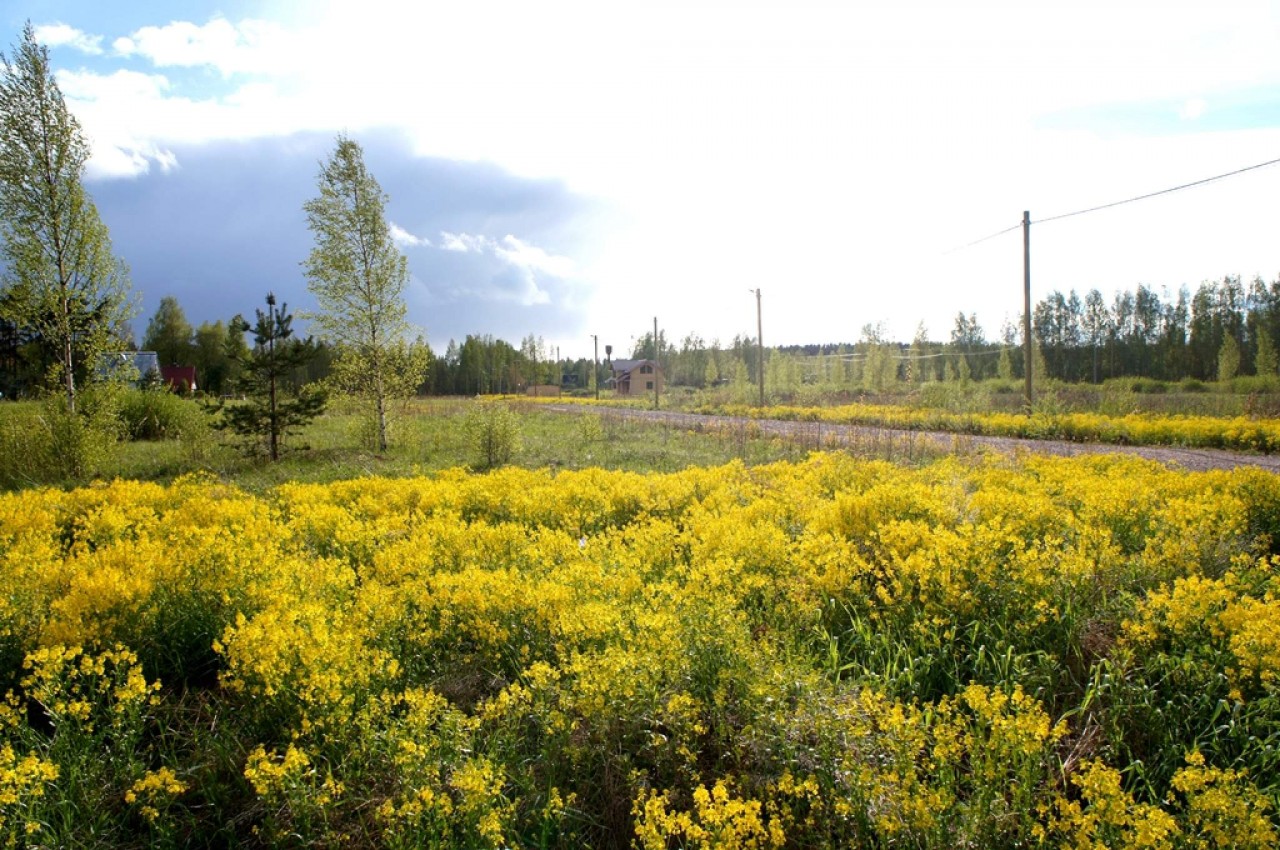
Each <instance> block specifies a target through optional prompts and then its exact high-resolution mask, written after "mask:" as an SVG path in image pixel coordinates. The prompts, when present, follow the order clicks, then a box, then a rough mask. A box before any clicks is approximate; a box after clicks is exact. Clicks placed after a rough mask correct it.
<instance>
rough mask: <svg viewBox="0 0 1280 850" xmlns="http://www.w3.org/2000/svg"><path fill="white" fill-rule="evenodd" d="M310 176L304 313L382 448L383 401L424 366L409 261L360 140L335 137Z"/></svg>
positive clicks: (417, 377)
mask: <svg viewBox="0 0 1280 850" xmlns="http://www.w3.org/2000/svg"><path fill="white" fill-rule="evenodd" d="M317 182H318V184H319V189H320V194H319V196H318V197H316V198H313V199H312V200H310V201H308V202H307V203H306V204H305V205H304V207H303V209H305V210H306V213H307V224H308V226H309V227H310V228H311V232H312V234H313V235H314V237H315V247H313V248H312V249H311V255H310V256H309V257H308V258H307V260H306V261H305V262H304V263H303V266H304V268H305V270H306V275H307V280H308V288H309V289H310V290H311V292H312V294H314V295H315V297H316V301H317V302H318V303H319V306H320V309H319V311H318V312H317V313H312V314H308V315H307V318H308V319H310V320H311V321H313V322H314V323H315V325H316V328H317V330H318V331H319V335H320V336H323V337H325V338H326V339H328V340H329V341H330V342H331V343H332V344H333V345H334V346H335V347H336V348H337V349H338V351H339V355H338V360H337V363H336V364H335V367H334V373H335V378H336V382H337V384H338V385H339V386H340V387H341V388H342V389H343V390H345V391H347V392H350V393H351V394H352V395H354V396H356V397H358V398H362V399H365V400H366V401H368V403H369V405H370V412H371V414H372V417H373V420H374V425H375V429H376V442H377V448H378V450H379V451H386V449H387V416H388V405H389V404H390V403H391V402H392V401H394V400H396V399H403V398H408V397H409V396H411V395H412V394H413V393H414V391H415V390H416V389H417V387H418V385H419V384H420V383H421V382H422V379H423V377H424V373H425V371H426V359H425V357H424V355H425V353H426V351H425V346H424V345H421V344H411V343H410V342H409V334H410V327H409V323H408V321H407V319H406V313H407V310H406V307H405V302H404V287H405V284H406V283H407V282H408V279H409V266H408V261H407V260H406V259H405V257H404V255H403V254H401V253H400V251H399V249H398V248H396V245H395V242H394V241H393V240H392V238H391V229H390V227H389V225H388V224H387V219H386V215H385V212H384V209H385V206H386V202H387V196H386V193H384V192H383V191H382V187H380V186H379V185H378V181H377V180H375V179H374V178H373V175H372V174H370V173H369V171H368V169H367V168H365V165H364V152H363V150H361V148H360V145H359V144H357V143H356V142H355V141H352V140H351V139H349V138H347V137H346V136H338V141H337V147H336V149H335V150H334V152H333V155H332V156H331V157H330V158H329V160H328V162H325V163H323V164H322V165H321V168H320V175H319V178H318V181H317Z"/></svg>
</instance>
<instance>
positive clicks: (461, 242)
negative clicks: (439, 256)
mask: <svg viewBox="0 0 1280 850" xmlns="http://www.w3.org/2000/svg"><path fill="white" fill-rule="evenodd" d="M492 245H493V242H492V240H490V239H489V238H488V237H486V236H476V235H473V234H470V233H450V232H448V231H447V230H442V231H440V247H441V248H443V249H444V250H446V251H456V252H458V253H462V254H481V253H484V252H485V250H486V249H488V248H490V247H491V246H492Z"/></svg>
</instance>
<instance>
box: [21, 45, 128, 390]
mask: <svg viewBox="0 0 1280 850" xmlns="http://www.w3.org/2000/svg"><path fill="white" fill-rule="evenodd" d="M0 59H2V60H3V65H4V68H3V75H2V77H0V237H2V238H3V257H4V265H5V266H6V267H7V268H6V274H5V279H4V281H3V290H4V294H5V296H6V297H5V298H4V299H3V301H4V303H5V304H7V305H8V308H7V312H8V314H9V315H8V317H7V318H9V319H10V321H13V322H16V323H17V324H19V325H21V326H24V327H27V328H30V329H31V330H33V331H34V332H35V333H37V334H38V335H39V337H40V338H41V339H42V340H43V341H44V343H45V344H46V345H47V346H48V347H49V348H50V350H51V351H52V352H53V354H54V359H55V363H56V366H55V368H54V370H53V372H52V374H51V375H50V376H49V378H50V381H51V383H54V384H55V385H61V388H62V391H63V392H64V393H65V396H66V402H67V407H68V409H70V410H71V411H74V410H75V403H76V373H77V370H79V371H80V372H85V371H87V370H86V369H85V367H86V366H88V367H89V369H88V371H89V373H90V374H92V372H91V370H92V368H93V366H94V364H95V362H96V361H97V360H98V358H99V357H100V355H101V354H102V353H103V352H104V351H105V350H107V348H108V347H109V346H110V345H111V341H112V336H113V333H114V331H115V330H116V329H117V328H119V327H121V326H122V325H123V324H124V323H125V322H126V321H127V320H128V319H129V317H130V316H131V315H132V311H133V304H132V299H131V297H130V288H129V282H128V276H127V272H126V270H125V268H124V265H123V264H122V263H121V262H119V261H118V260H117V259H116V258H115V257H114V256H113V255H112V252H111V239H110V237H109V236H108V234H107V228H106V225H104V224H103V223H102V220H101V219H100V218H99V217H98V210H97V208H96V207H95V206H94V204H93V201H92V200H91V199H90V198H89V195H88V193H87V192H85V189H84V184H83V182H82V178H83V176H84V168H85V163H86V161H87V160H88V159H89V143H88V142H87V140H86V139H85V135H84V132H83V131H82V130H81V128H80V123H79V122H78V121H77V120H76V118H75V116H73V115H72V114H71V113H70V111H68V109H67V105H66V103H65V101H64V100H63V98H62V92H61V91H60V90H59V89H58V84H57V82H56V81H55V80H54V78H53V73H52V71H51V69H50V67H49V51H48V48H46V47H44V46H43V45H41V44H39V43H38V42H37V41H36V38H35V31H34V29H33V28H32V26H31V23H30V22H28V23H27V25H26V27H25V28H24V29H23V31H22V40H21V41H20V42H19V43H18V45H17V46H16V48H15V50H14V51H13V55H12V56H0Z"/></svg>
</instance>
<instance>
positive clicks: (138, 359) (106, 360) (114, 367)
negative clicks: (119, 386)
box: [99, 351, 160, 380]
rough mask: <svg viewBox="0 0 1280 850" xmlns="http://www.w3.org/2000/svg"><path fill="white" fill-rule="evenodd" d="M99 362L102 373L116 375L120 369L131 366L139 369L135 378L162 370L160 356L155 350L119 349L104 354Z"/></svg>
mask: <svg viewBox="0 0 1280 850" xmlns="http://www.w3.org/2000/svg"><path fill="white" fill-rule="evenodd" d="M99 363H100V364H101V365H100V366H99V373H100V374H102V375H115V374H116V373H117V372H118V371H119V370H120V369H122V368H126V367H130V366H131V367H133V368H134V369H137V370H138V374H137V375H136V376H134V377H133V379H134V380H139V379H141V378H145V377H146V376H147V373H148V372H152V371H154V372H159V371H160V358H159V357H158V356H157V355H156V353H155V352H154V351H117V352H114V353H111V354H104V355H102V359H101V360H100V361H99Z"/></svg>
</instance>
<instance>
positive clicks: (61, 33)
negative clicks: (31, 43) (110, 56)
mask: <svg viewBox="0 0 1280 850" xmlns="http://www.w3.org/2000/svg"><path fill="white" fill-rule="evenodd" d="M35 29H36V41H38V42H40V44H42V45H45V46H47V47H63V46H65V47H74V49H76V50H79V51H81V52H86V54H88V55H91V56H97V55H101V54H102V36H91V35H90V33H87V32H83V31H81V29H77V28H76V27H72V26H69V24H65V23H49V24H41V26H38V27H36V28H35Z"/></svg>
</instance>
